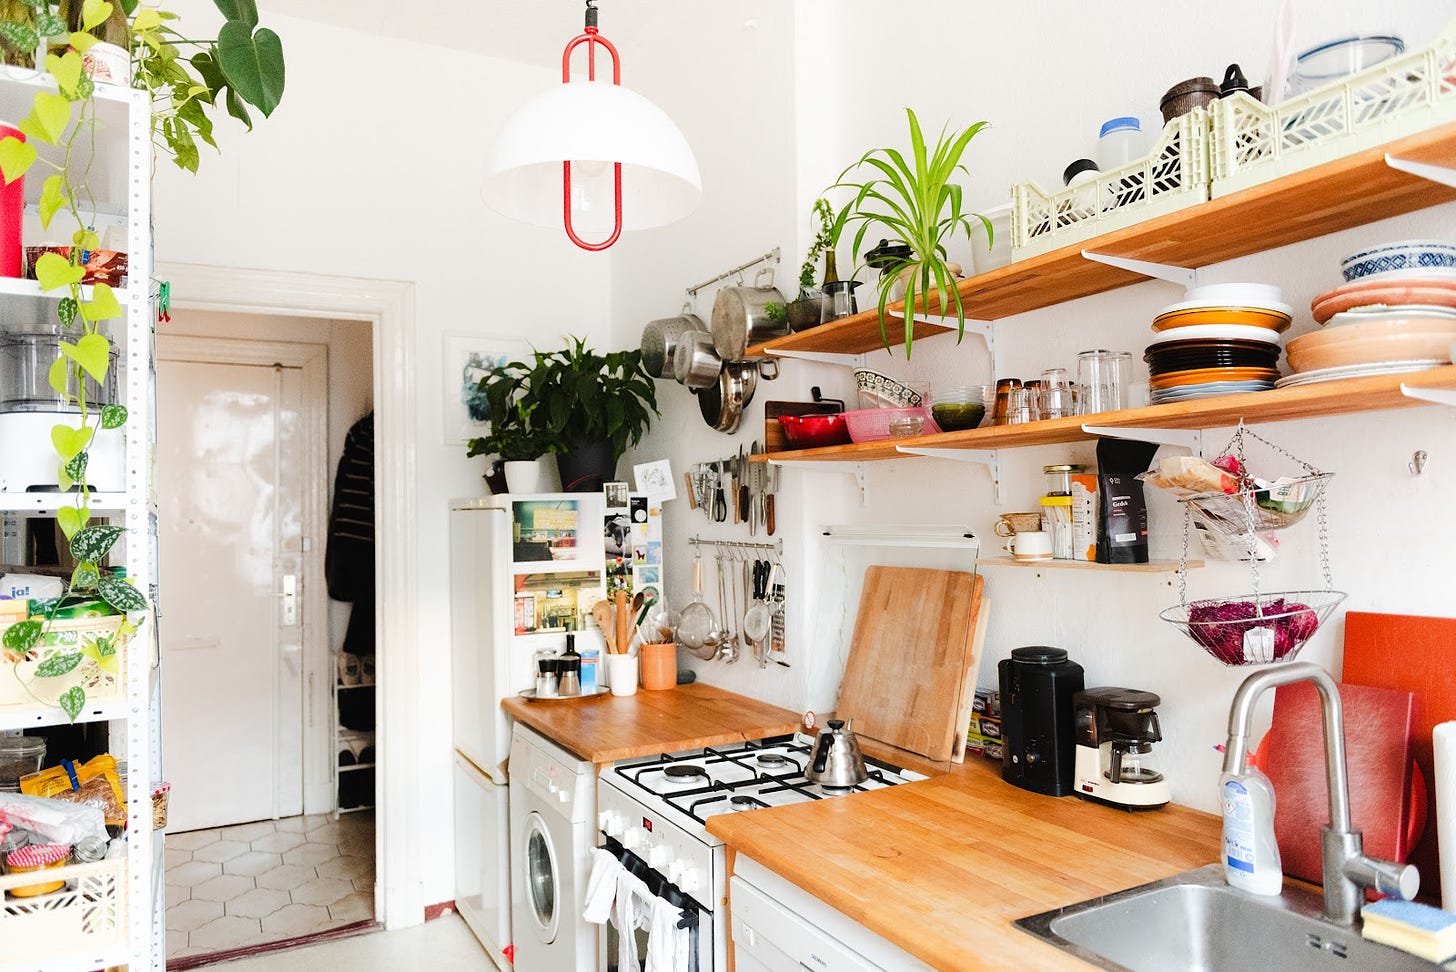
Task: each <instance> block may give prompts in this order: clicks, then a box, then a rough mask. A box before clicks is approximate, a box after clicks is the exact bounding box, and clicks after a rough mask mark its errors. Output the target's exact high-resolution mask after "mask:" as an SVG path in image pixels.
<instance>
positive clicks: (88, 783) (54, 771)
mask: <svg viewBox="0 0 1456 972" xmlns="http://www.w3.org/2000/svg"><path fill="white" fill-rule="evenodd" d="M20 792H21V793H26V794H29V795H30V796H38V797H47V798H50V799H53V800H67V801H69V802H71V803H79V804H81V805H82V806H89V807H95V808H96V809H98V810H100V811H101V814H102V817H103V819H104V820H105V821H106V824H107V825H108V826H111V827H125V826H126V796H125V794H123V793H122V790H121V778H120V777H119V776H118V775H117V773H116V760H115V759H114V758H112V757H111V756H110V755H109V754H105V753H103V754H102V755H100V756H97V757H95V758H93V759H89V760H87V761H86V762H85V763H83V764H81V765H80V766H77V765H75V764H74V763H72V762H71V761H70V760H64V761H63V762H62V764H61V765H60V766H53V767H51V768H50V769H47V770H41V771H40V772H39V773H32V774H31V775H30V776H23V777H21V779H20Z"/></svg>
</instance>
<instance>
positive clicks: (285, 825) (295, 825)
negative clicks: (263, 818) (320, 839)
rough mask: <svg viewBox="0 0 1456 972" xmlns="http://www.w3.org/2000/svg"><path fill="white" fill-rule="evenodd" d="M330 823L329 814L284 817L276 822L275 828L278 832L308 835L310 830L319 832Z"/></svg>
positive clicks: (274, 823)
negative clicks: (319, 829) (318, 830)
mask: <svg viewBox="0 0 1456 972" xmlns="http://www.w3.org/2000/svg"><path fill="white" fill-rule="evenodd" d="M328 822H329V817H328V814H324V813H312V814H307V815H305V816H302V817H284V818H283V819H282V820H275V821H274V822H273V826H274V828H275V829H277V830H287V831H289V832H291V833H295V834H306V833H308V832H309V831H310V830H317V829H318V828H319V827H322V826H323V825H324V824H326V823H328Z"/></svg>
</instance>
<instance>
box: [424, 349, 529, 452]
mask: <svg viewBox="0 0 1456 972" xmlns="http://www.w3.org/2000/svg"><path fill="white" fill-rule="evenodd" d="M525 351H526V342H524V341H522V340H520V339H519V338H509V337H492V336H490V335H485V334H446V335H445V352H444V369H445V373H444V384H443V386H442V387H443V388H444V389H445V391H444V405H445V424H444V430H445V431H444V438H445V444H446V445H463V444H464V443H465V442H467V441H469V440H470V439H473V438H476V437H477V436H482V435H485V434H486V432H487V431H488V430H489V428H490V415H489V414H488V413H489V408H488V407H487V405H486V402H485V392H483V391H481V390H480V379H482V378H484V377H485V376H486V375H488V374H490V373H491V372H492V371H494V370H495V369H497V368H499V367H501V366H502V365H504V364H505V363H506V362H508V361H510V360H511V359H513V358H517V357H520V356H521V355H522V354H524V353H525Z"/></svg>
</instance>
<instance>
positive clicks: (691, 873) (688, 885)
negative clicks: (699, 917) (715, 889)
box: [676, 864, 698, 894]
mask: <svg viewBox="0 0 1456 972" xmlns="http://www.w3.org/2000/svg"><path fill="white" fill-rule="evenodd" d="M676 884H677V886H678V887H680V888H682V889H683V892H684V893H686V894H692V893H693V892H694V891H696V890H698V869H697V868H696V867H693V866H692V865H691V864H684V865H683V869H682V876H681V877H680V878H679V879H678V880H677V881H676Z"/></svg>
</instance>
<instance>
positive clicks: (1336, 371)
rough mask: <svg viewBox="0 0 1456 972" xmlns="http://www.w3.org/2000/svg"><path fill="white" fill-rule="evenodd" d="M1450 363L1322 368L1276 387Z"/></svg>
mask: <svg viewBox="0 0 1456 972" xmlns="http://www.w3.org/2000/svg"><path fill="white" fill-rule="evenodd" d="M1450 363H1451V362H1450V361H1448V360H1445V359H1442V358H1418V359H1415V360H1412V361H1377V362H1373V363H1371V364H1359V365H1343V366H1341V367H1339V368H1320V369H1318V370H1316V371H1301V372H1300V373H1299V374H1296V375H1290V376H1289V377H1287V378H1280V379H1279V380H1278V381H1276V382H1275V383H1274V387H1276V388H1290V387H1292V386H1296V385H1314V384H1318V383H1319V382H1322V381H1337V380H1339V379H1341V378H1369V377H1373V376H1376V375H1399V374H1404V373H1405V372H1407V371H1427V370H1429V369H1431V368H1439V367H1441V366H1442V365H1448V364H1450Z"/></svg>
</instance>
